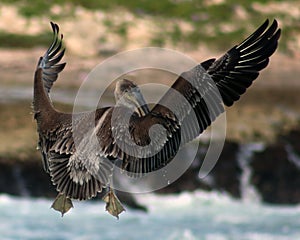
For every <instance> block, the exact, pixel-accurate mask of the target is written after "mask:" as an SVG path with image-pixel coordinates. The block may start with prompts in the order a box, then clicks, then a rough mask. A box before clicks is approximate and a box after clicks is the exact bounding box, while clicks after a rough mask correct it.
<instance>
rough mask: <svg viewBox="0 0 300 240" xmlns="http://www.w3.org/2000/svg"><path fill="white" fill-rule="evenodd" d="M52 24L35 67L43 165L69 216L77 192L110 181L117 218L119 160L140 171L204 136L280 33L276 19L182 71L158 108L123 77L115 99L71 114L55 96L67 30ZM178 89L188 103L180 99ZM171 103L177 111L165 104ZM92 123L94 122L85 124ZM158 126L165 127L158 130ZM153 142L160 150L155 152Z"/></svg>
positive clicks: (84, 193)
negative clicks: (115, 185) (49, 38)
mask: <svg viewBox="0 0 300 240" xmlns="http://www.w3.org/2000/svg"><path fill="white" fill-rule="evenodd" d="M51 26H52V30H53V34H54V37H53V42H52V44H51V46H50V47H49V49H48V50H47V51H46V53H45V54H44V55H43V56H42V57H40V59H39V62H38V65H37V68H36V70H35V75H34V98H33V112H34V118H35V120H36V122H37V132H38V135H39V141H38V148H39V149H40V151H41V155H42V160H43V167H44V170H45V171H47V172H48V173H49V174H50V176H51V180H52V182H53V184H54V185H56V189H57V191H58V196H57V197H56V199H55V201H54V203H53V205H52V207H53V208H54V209H55V210H57V211H60V212H61V214H62V215H63V214H64V213H66V212H67V211H68V210H69V209H70V208H71V207H73V205H72V201H71V199H79V200H86V199H90V198H92V197H95V196H96V195H97V193H98V192H101V191H102V190H103V188H106V190H107V193H106V195H105V196H104V197H103V200H104V201H105V202H106V210H107V211H108V212H109V213H110V214H112V215H113V216H116V217H118V216H119V214H120V213H121V212H122V211H124V208H123V206H122V204H121V203H120V201H119V200H118V198H117V196H116V195H115V194H114V190H113V189H112V187H110V180H109V179H110V176H111V174H112V169H113V166H114V164H117V163H119V165H120V167H121V168H122V169H123V170H124V172H126V173H127V174H129V175H130V174H132V175H135V174H136V176H139V175H141V174H142V175H143V174H147V173H149V172H152V171H155V170H157V169H160V168H162V167H164V166H165V165H166V164H168V163H169V162H170V161H171V160H172V159H173V158H174V156H175V155H176V153H177V151H178V149H179V147H180V146H181V145H183V144H185V143H187V142H189V141H191V140H193V139H195V138H196V137H197V136H199V135H200V134H201V133H202V132H203V131H204V130H205V129H206V128H207V127H208V126H209V125H210V124H211V123H212V122H213V121H214V120H215V119H216V117H217V116H218V115H220V114H221V113H222V112H224V111H225V109H224V105H225V106H231V105H233V103H234V102H235V101H237V100H238V99H239V98H240V96H241V95H242V94H243V93H245V91H246V89H247V88H248V87H249V86H250V85H251V84H252V82H253V81H254V80H255V79H256V78H257V77H258V75H259V71H261V70H262V69H264V68H265V67H266V66H267V65H268V63H269V57H270V56H271V55H272V54H273V53H274V52H275V50H276V48H277V45H278V39H279V37H280V33H281V30H280V29H279V28H278V24H277V21H276V20H274V21H273V23H272V24H271V25H269V21H268V20H266V21H265V22H264V23H263V24H262V25H261V26H260V27H259V28H258V29H257V30H256V31H255V32H254V33H253V34H251V35H250V36H249V37H248V38H246V39H245V40H244V41H243V42H241V43H240V44H238V45H236V46H234V47H233V48H231V49H230V50H229V51H227V52H226V53H225V54H224V55H223V56H221V57H220V58H219V59H215V58H213V59H209V60H207V61H205V62H202V63H200V64H198V65H196V66H195V67H194V68H192V69H191V70H188V71H186V72H184V73H182V74H181V75H180V76H179V77H178V78H177V80H176V81H175V82H174V84H173V85H172V86H171V88H170V89H169V91H167V92H166V94H165V95H164V96H163V97H162V98H161V100H160V101H159V102H158V104H156V105H155V106H154V107H153V108H152V109H151V110H150V109H149V107H148V106H147V104H146V102H145V100H144V98H143V95H142V94H141V92H140V90H139V88H138V86H137V85H136V84H135V83H133V82H132V81H129V80H126V79H123V80H120V81H118V82H117V83H116V87H115V92H114V94H115V99H116V105H115V106H113V107H104V108H98V109H97V110H96V111H93V112H92V111H91V112H83V113H74V114H72V113H63V112H60V111H58V110H56V109H55V108H54V106H53V104H52V102H51V100H50V96H49V93H50V90H51V87H52V85H53V83H54V82H55V81H56V79H57V77H58V74H59V73H60V72H61V71H62V70H63V69H64V67H65V63H61V59H62V58H63V56H64V53H65V48H64V47H63V44H62V41H63V35H62V34H60V33H59V27H58V25H57V24H54V23H52V22H51ZM209 79H210V80H211V79H212V81H213V83H214V84H211V82H209ZM213 85H214V86H215V87H214V86H213ZM174 90H175V91H174ZM174 92H176V93H179V94H180V95H181V96H183V97H184V98H185V99H186V102H184V101H178V98H177V97H176V94H174ZM186 103H188V104H189V106H190V107H187V105H186ZM170 104H171V105H172V104H173V105H172V106H175V112H174V111H171V110H170V109H169V108H168V107H166V106H169V105H170ZM126 111H127V112H128V111H129V112H130V114H131V116H130V118H129V119H130V121H129V126H124V121H121V119H123V117H124V116H125V115H126ZM192 112H193V113H194V117H191V115H192ZM124 114H125V115H124ZM74 119H75V120H74ZM112 123H113V125H114V126H112ZM89 124H92V126H93V127H92V128H89V127H87V128H85V126H86V125H89ZM154 125H160V126H162V127H163V129H164V130H165V131H159V132H154V134H153V132H152V135H151V127H152V126H154ZM75 128H76V129H75ZM77 128H78V129H77ZM125 128H129V129H125ZM85 129H87V131H86V130H85ZM75 132H77V134H75ZM78 132H79V133H78ZM162 133H164V134H163V135H162ZM150 135H151V136H150ZM95 139H96V141H95ZM117 140H119V142H118V141H117ZM135 146H138V147H140V149H139V150H138V151H137V150H136V149H135ZM148 146H149V148H147V147H148ZM145 147H146V148H145ZM149 149H150V150H151V151H152V150H153V151H154V154H152V155H151V154H149Z"/></svg>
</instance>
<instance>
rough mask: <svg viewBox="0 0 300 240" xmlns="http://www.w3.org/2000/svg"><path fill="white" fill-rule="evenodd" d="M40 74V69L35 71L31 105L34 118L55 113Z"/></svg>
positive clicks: (41, 71) (41, 72)
mask: <svg viewBox="0 0 300 240" xmlns="http://www.w3.org/2000/svg"><path fill="white" fill-rule="evenodd" d="M42 74H43V70H42V69H41V68H39V69H37V70H36V71H35V76H34V90H33V104H32V105H33V111H34V116H35V118H37V117H38V116H41V115H49V114H52V113H54V112H56V111H55V109H54V108H53V106H52V103H51V101H50V98H49V96H48V94H47V93H46V91H45V89H44V84H43V78H42Z"/></svg>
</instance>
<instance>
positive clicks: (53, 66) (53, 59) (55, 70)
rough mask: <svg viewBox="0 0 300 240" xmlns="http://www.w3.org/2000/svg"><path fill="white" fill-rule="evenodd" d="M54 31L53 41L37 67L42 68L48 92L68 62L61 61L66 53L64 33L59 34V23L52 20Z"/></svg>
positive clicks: (45, 87)
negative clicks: (63, 41)
mask: <svg viewBox="0 0 300 240" xmlns="http://www.w3.org/2000/svg"><path fill="white" fill-rule="evenodd" d="M51 27H52V31H53V41H52V44H51V45H50V47H49V48H48V50H47V51H46V52H45V54H44V56H43V57H41V58H40V60H39V63H38V66H37V69H39V68H41V69H42V79H43V83H44V89H45V91H46V92H47V93H49V92H50V90H51V87H52V85H53V83H54V82H55V81H56V79H57V77H58V74H59V73H60V72H61V71H62V70H63V69H64V68H65V66H66V63H59V62H60V60H61V59H62V58H63V56H64V53H65V48H64V47H63V44H62V40H63V35H62V34H61V35H60V34H59V27H58V25H57V24H55V23H53V22H51Z"/></svg>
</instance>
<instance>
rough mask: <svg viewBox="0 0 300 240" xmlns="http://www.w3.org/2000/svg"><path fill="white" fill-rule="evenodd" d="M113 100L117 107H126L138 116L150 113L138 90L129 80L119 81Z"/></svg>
mask: <svg viewBox="0 0 300 240" xmlns="http://www.w3.org/2000/svg"><path fill="white" fill-rule="evenodd" d="M114 94H115V99H116V103H117V105H119V106H125V107H128V108H130V109H132V110H134V111H135V112H137V113H138V114H139V115H140V116H144V115H146V114H147V113H149V112H150V110H149V108H148V106H147V104H146V102H145V99H144V97H143V95H142V93H141V91H140V88H139V87H138V86H137V85H136V84H135V83H133V82H132V81H130V80H127V79H122V80H119V81H118V82H117V84H116V88H115V93H114Z"/></svg>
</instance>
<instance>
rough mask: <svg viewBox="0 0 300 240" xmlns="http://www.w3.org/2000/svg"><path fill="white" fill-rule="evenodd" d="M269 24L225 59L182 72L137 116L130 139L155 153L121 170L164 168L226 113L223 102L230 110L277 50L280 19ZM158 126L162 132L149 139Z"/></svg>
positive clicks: (127, 161) (132, 160) (127, 163)
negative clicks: (152, 105)
mask: <svg viewBox="0 0 300 240" xmlns="http://www.w3.org/2000/svg"><path fill="white" fill-rule="evenodd" d="M268 25H269V22H268V20H267V21H265V23H264V24H262V25H261V26H260V27H259V28H258V29H257V30H256V31H255V32H254V33H253V34H251V35H250V36H249V37H248V38H247V39H245V40H244V41H243V42H242V43H240V44H238V45H236V46H234V47H233V48H231V49H230V50H229V51H228V52H226V53H225V54H224V55H223V56H222V57H221V58H219V59H217V60H215V59H210V60H207V61H205V62H203V63H202V64H199V65H197V66H196V67H194V68H193V69H191V70H189V71H187V72H184V73H183V74H181V75H180V76H179V78H178V79H177V80H176V81H175V83H174V84H173V85H172V87H171V88H170V89H169V91H168V92H167V93H166V94H165V95H164V96H163V97H162V99H161V100H160V101H159V103H158V104H157V105H155V106H154V108H153V109H152V111H151V112H150V113H149V114H147V115H146V116H143V117H138V116H134V115H133V117H132V118H131V124H130V135H131V139H132V140H134V142H135V143H136V144H137V145H138V146H146V145H148V146H149V147H150V148H148V149H147V150H148V151H149V149H152V150H153V154H152V155H151V154H147V153H146V152H144V153H143V154H139V156H138V157H135V158H134V157H131V158H126V159H124V160H123V168H124V169H125V170H127V171H128V172H133V173H146V172H151V171H154V170H156V169H159V168H161V167H163V166H165V165H166V164H167V163H168V162H169V161H170V160H171V159H172V158H173V157H174V155H175V154H176V152H177V151H178V148H179V146H180V145H182V144H185V143H187V142H189V141H191V140H192V139H194V138H196V137H197V136H198V135H199V134H200V133H202V132H203V131H204V130H205V129H206V128H207V127H208V126H209V125H210V124H211V123H212V122H213V121H214V120H215V119H216V117H217V116H219V115H220V114H221V113H222V112H223V111H224V104H225V105H226V106H231V105H232V104H233V103H234V102H235V101H237V100H238V99H239V98H240V96H241V95H242V94H243V93H244V92H245V91H246V89H247V88H248V87H249V86H250V85H251V84H252V82H253V81H254V80H255V79H256V78H257V77H258V75H259V71H260V70H262V69H263V68H265V67H266V66H267V65H268V62H269V57H270V56H271V55H272V54H273V53H274V51H275V50H276V48H277V45H278V39H279V37H280V29H278V24H277V22H276V20H274V22H273V23H272V24H271V25H270V26H268ZM157 125H160V126H162V128H156V129H157V130H155V131H154V134H153V132H152V135H151V130H153V126H157ZM162 129H164V131H163V130H162ZM140 151H143V148H140Z"/></svg>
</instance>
